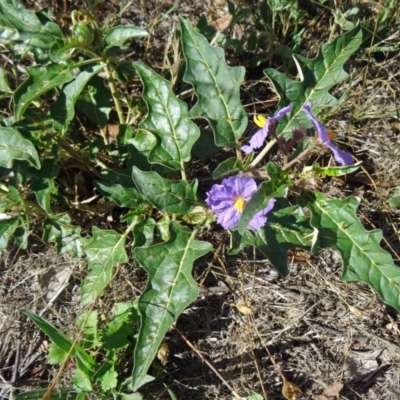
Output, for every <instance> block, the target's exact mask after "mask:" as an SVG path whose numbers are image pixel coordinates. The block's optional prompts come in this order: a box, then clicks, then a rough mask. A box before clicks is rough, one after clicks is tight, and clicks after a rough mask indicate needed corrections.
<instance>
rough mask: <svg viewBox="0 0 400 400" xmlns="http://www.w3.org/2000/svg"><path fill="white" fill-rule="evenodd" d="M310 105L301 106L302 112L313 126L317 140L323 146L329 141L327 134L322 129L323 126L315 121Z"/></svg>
mask: <svg viewBox="0 0 400 400" xmlns="http://www.w3.org/2000/svg"><path fill="white" fill-rule="evenodd" d="M311 107H312V104H311V103H307V104H304V105H303V110H304V112H305V113H306V115H307V118H308V119H309V120H310V121H311V122H312V124H313V125H314V128H315V130H316V131H317V133H318V136H319V139H320V140H321V142H322V144H325V143H326V142H327V141H329V136H328V132H327V131H326V129H325V128H324V126H323V125H322V124H321V122H319V121H318V120H317V118H315V117H314V115H313V114H312V113H311Z"/></svg>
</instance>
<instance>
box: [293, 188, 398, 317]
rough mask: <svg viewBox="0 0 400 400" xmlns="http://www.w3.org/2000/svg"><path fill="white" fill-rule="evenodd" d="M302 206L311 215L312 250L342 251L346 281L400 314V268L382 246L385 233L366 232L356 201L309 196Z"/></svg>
mask: <svg viewBox="0 0 400 400" xmlns="http://www.w3.org/2000/svg"><path fill="white" fill-rule="evenodd" d="M299 203H300V205H301V206H302V207H307V208H308V209H309V210H310V211H311V214H312V215H311V222H310V223H311V226H312V227H313V228H314V231H315V232H314V233H315V238H314V241H313V246H312V250H313V251H314V252H316V251H318V250H319V249H322V248H327V247H330V248H332V249H334V250H337V251H339V252H340V254H341V257H342V260H343V274H342V277H343V279H344V280H346V281H360V282H365V283H367V284H368V285H369V286H371V287H372V288H373V289H374V290H375V291H376V292H377V293H378V294H379V295H380V296H381V298H382V300H383V301H384V302H385V303H386V304H389V305H391V306H392V307H394V308H396V309H397V310H400V268H399V267H397V266H396V265H395V264H394V263H393V260H392V257H391V256H390V254H389V253H388V252H387V251H386V250H384V249H382V248H381V246H380V245H379V242H380V241H381V239H382V231H380V230H373V231H367V230H366V229H365V228H364V227H363V226H362V224H361V222H360V221H359V220H358V218H357V215H356V210H357V207H358V202H357V200H356V199H355V198H354V197H349V198H347V199H345V200H338V199H333V200H327V199H326V198H325V197H324V195H322V194H321V193H307V194H304V195H303V196H301V197H300V198H299Z"/></svg>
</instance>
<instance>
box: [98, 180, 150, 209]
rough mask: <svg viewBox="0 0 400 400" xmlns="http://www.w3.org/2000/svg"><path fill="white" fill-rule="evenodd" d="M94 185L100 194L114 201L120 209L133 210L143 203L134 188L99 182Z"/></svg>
mask: <svg viewBox="0 0 400 400" xmlns="http://www.w3.org/2000/svg"><path fill="white" fill-rule="evenodd" d="M94 184H95V187H96V189H97V190H98V191H99V192H100V193H101V194H103V195H104V196H106V197H108V198H109V199H111V200H113V201H115V202H116V203H117V204H118V205H119V206H120V207H128V208H135V207H138V206H139V205H140V204H142V203H143V201H144V200H143V197H142V196H141V194H140V193H139V191H138V190H137V189H135V188H132V187H128V188H127V187H123V186H122V185H119V184H111V183H107V182H100V181H96V182H95V183H94ZM131 185H133V183H131Z"/></svg>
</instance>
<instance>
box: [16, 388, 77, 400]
mask: <svg viewBox="0 0 400 400" xmlns="http://www.w3.org/2000/svg"><path fill="white" fill-rule="evenodd" d="M47 391H48V389H36V390H30V391H29V392H23V393H18V394H16V395H15V396H14V399H15V400H41V399H43V396H44V395H45V394H46V393H47ZM79 396H80V392H77V391H76V389H74V388H55V389H54V390H53V392H52V394H51V396H50V397H49V400H78V399H79Z"/></svg>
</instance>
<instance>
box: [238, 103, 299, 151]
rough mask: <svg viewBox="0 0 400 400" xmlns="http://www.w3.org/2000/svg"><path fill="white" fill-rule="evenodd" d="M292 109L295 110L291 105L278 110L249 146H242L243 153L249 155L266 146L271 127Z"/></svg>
mask: <svg viewBox="0 0 400 400" xmlns="http://www.w3.org/2000/svg"><path fill="white" fill-rule="evenodd" d="M292 108H293V106H292V105H291V104H289V105H288V106H286V107H283V108H281V109H280V110H278V111H277V112H276V113H275V115H274V116H273V117H271V118H268V119H267V120H266V122H265V124H264V126H263V128H261V129H260V130H258V131H257V132H256V133H255V134H254V135H253V137H252V138H251V139H250V142H249V144H248V145H245V146H242V151H243V152H244V153H246V154H249V153H251V152H252V151H253V150H254V149H259V148H260V147H261V146H262V145H263V144H264V141H265V139H266V138H267V136H268V134H269V129H270V127H271V125H274V124H273V122H275V121H277V120H278V119H281V118H282V117H284V116H285V115H286V114H287V113H288V112H290V111H291V109H292Z"/></svg>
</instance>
